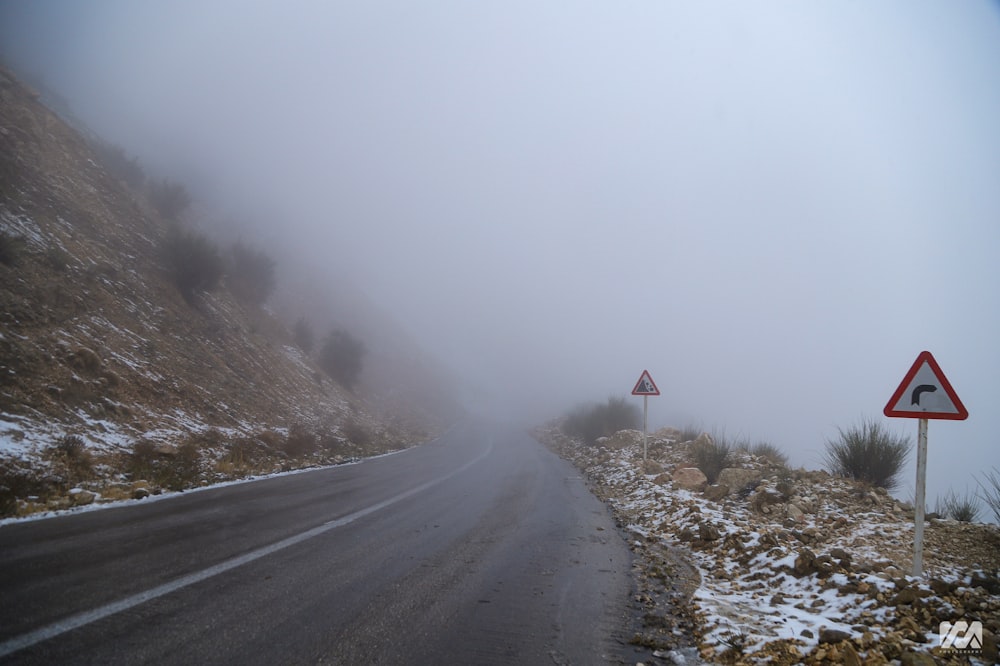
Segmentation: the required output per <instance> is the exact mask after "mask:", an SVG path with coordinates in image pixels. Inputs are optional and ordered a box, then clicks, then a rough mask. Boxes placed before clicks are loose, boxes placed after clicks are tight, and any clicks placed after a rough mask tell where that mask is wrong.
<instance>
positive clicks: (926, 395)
mask: <svg viewBox="0 0 1000 666" xmlns="http://www.w3.org/2000/svg"><path fill="white" fill-rule="evenodd" d="M882 412H883V413H884V414H885V415H886V416H900V417H904V418H912V419H951V420H954V421H963V420H965V419H967V418H969V412H968V410H967V409H966V408H965V405H963V404H962V401H961V400H959V399H958V394H956V393H955V389H953V388H952V387H951V384H950V383H949V382H948V379H947V378H946V377H945V376H944V373H943V372H941V366H939V365H938V364H937V361H935V360H934V357H933V356H931V353H930V352H929V351H924V352H920V355H919V356H917V360H916V361H914V362H913V367H911V368H910V371H909V372H907V373H906V376H905V377H903V381H902V383H901V384H900V385H899V388H897V389H896V392H895V393H893V394H892V397H891V398H889V402H888V403H887V404H886V406H885V409H884V410H882Z"/></svg>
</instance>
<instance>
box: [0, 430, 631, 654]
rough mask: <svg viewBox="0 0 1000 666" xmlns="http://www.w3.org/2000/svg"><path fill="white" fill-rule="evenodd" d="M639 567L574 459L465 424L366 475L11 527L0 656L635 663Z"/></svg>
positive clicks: (2, 563)
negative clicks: (633, 597)
mask: <svg viewBox="0 0 1000 666" xmlns="http://www.w3.org/2000/svg"><path fill="white" fill-rule="evenodd" d="M629 568H630V559H629V552H628V548H627V547H626V545H625V543H624V541H623V540H622V538H621V536H620V534H619V532H618V531H617V530H616V529H615V527H614V523H613V521H612V519H611V517H610V514H609V513H608V511H607V509H606V508H605V507H604V505H602V504H601V503H600V502H599V501H598V500H597V499H596V498H595V497H594V496H593V495H591V494H590V492H589V491H588V490H587V488H586V486H585V484H584V482H583V480H582V479H581V478H580V476H579V474H578V473H577V471H576V470H575V469H574V468H573V467H572V466H571V465H569V464H568V463H566V462H565V461H562V460H560V459H559V458H557V457H556V456H554V455H553V454H552V453H550V452H549V451H547V450H546V449H545V448H544V447H542V446H541V445H540V444H538V443H537V442H536V441H534V440H533V439H532V438H530V437H529V436H527V435H525V434H523V433H521V432H518V431H513V430H507V429H502V428H498V427H493V426H483V425H481V424H464V425H461V426H458V427H456V428H454V429H452V430H451V431H450V432H448V433H447V434H446V435H444V436H443V437H441V438H440V439H438V440H436V441H434V442H431V443H428V444H425V445H422V446H419V447H415V448H413V449H409V450H407V451H404V452H401V453H398V454H394V455H390V456H384V457H381V458H376V459H372V460H368V461H365V462H363V463H360V464H355V465H345V466H340V467H336V468H331V469H324V470H317V471H311V472H306V473H301V474H294V475H288V476H282V477H277V478H272V479H266V480H262V481H257V482H253V483H246V484H239V485H234V486H228V487H223V488H215V489H211V490H206V491H200V492H196V493H186V494H182V495H179V496H175V497H171V498H168V499H164V500H161V501H156V502H150V503H139V504H135V505H131V506H125V507H120V508H115V509H107V510H101V511H93V512H89V513H82V514H76V515H69V516H62V517H58V518H51V519H46V520H40V521H30V522H23V523H15V524H8V525H5V526H3V527H0V600H2V601H0V663H24V664H53V663H60V664H74V663H80V664H83V663H87V664H96V663H106V664H110V663H129V664H141V663H156V664H192V663H239V664H603V663H621V662H622V661H623V655H625V654H626V652H625V650H624V648H623V646H622V643H621V638H622V632H623V631H624V630H625V629H624V627H625V626H626V624H627V619H626V616H627V613H628V610H627V601H628V595H629V589H630V581H629V577H628V576H629Z"/></svg>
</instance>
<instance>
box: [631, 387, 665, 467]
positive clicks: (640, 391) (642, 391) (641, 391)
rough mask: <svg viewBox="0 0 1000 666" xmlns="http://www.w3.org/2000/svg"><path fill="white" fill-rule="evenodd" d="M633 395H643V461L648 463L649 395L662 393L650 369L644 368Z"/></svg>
mask: <svg viewBox="0 0 1000 666" xmlns="http://www.w3.org/2000/svg"><path fill="white" fill-rule="evenodd" d="M632 395H641V396H642V462H643V464H645V463H646V438H647V437H648V434H647V430H648V426H647V423H648V422H649V419H648V415H649V396H651V395H660V389H658V388H656V384H655V383H654V382H653V378H652V377H650V376H649V371H648V370H643V371H642V374H641V375H640V376H639V381H637V382H636V383H635V388H633V389H632Z"/></svg>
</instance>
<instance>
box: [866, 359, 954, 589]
mask: <svg viewBox="0 0 1000 666" xmlns="http://www.w3.org/2000/svg"><path fill="white" fill-rule="evenodd" d="M939 389H940V390H939ZM882 413H883V414H885V415H886V416H893V417H900V418H910V419H920V422H919V426H918V429H917V490H916V493H917V496H916V497H915V498H914V500H913V501H914V504H915V505H916V506H914V512H913V513H914V517H913V520H914V523H913V575H914V576H921V575H923V568H924V505H925V503H926V501H927V497H926V495H927V420H928V419H948V420H952V421H962V420H965V419H967V418H969V411H968V410H967V409H966V408H965V405H963V404H962V401H961V400H959V398H958V394H957V393H955V389H953V388H952V387H951V384H950V383H949V382H948V379H947V377H945V376H944V373H943V372H942V371H941V366H939V365H938V364H937V361H935V360H934V357H933V356H931V353H930V352H928V351H924V352H920V354H919V355H918V356H917V360H916V361H914V362H913V365H912V366H911V367H910V370H909V372H907V373H906V376H905V377H903V381H902V382H901V383H900V384H899V388H897V389H896V392H895V393H893V394H892V397H891V398H889V402H888V403H886V406H885V409H883V410H882Z"/></svg>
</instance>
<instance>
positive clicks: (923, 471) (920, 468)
mask: <svg viewBox="0 0 1000 666" xmlns="http://www.w3.org/2000/svg"><path fill="white" fill-rule="evenodd" d="M926 496H927V419H920V426H919V428H918V429H917V497H916V499H914V500H913V501H914V502H916V507H915V508H916V511H915V515H914V517H913V520H914V524H913V575H914V576H920V575H921V574H922V573H923V568H924V502H926Z"/></svg>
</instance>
